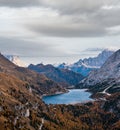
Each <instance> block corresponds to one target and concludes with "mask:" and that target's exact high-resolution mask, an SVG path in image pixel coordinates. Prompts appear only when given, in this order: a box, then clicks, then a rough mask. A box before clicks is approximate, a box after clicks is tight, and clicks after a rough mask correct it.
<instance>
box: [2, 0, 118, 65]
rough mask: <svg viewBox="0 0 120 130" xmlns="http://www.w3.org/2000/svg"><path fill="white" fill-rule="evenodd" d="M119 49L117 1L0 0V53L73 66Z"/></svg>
mask: <svg viewBox="0 0 120 130" xmlns="http://www.w3.org/2000/svg"><path fill="white" fill-rule="evenodd" d="M105 48H117V49H119V48H120V0H100V1H98V0H0V52H1V53H3V54H8V55H17V56H20V57H21V58H22V59H23V60H24V61H25V62H27V63H35V64H36V63H41V62H43V63H46V64H47V63H52V64H54V63H62V62H69V63H70V62H71V63H72V62H75V61H76V60H79V59H80V58H85V57H90V56H96V55H97V54H98V53H99V52H100V51H101V50H103V49H105Z"/></svg>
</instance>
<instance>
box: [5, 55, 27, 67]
mask: <svg viewBox="0 0 120 130" xmlns="http://www.w3.org/2000/svg"><path fill="white" fill-rule="evenodd" d="M4 56H5V57H6V58H7V59H8V60H9V61H11V62H12V63H14V64H15V65H17V66H20V67H25V66H26V65H25V63H24V62H23V61H21V59H20V57H19V56H17V55H4Z"/></svg>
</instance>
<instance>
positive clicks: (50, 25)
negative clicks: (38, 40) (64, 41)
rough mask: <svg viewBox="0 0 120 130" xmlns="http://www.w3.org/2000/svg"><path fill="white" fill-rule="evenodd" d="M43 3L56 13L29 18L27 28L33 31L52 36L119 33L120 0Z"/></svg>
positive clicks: (97, 35) (46, 1)
mask: <svg viewBox="0 0 120 130" xmlns="http://www.w3.org/2000/svg"><path fill="white" fill-rule="evenodd" d="M41 5H42V6H43V7H46V8H49V9H50V8H51V10H52V11H53V12H55V15H54V16H51V14H49V13H48V14H49V16H48V17H44V18H43V19H42V18H41V17H40V16H38V19H37V20H35V21H34V20H33V21H32V22H31V23H29V22H28V23H27V24H26V28H28V29H29V30H30V31H33V32H36V33H38V34H42V35H46V36H52V37H101V36H109V35H112V34H113V33H111V32H113V31H114V35H118V34H119V30H117V32H116V30H115V29H114V27H117V26H120V18H119V13H120V8H118V7H119V6H118V5H120V3H118V1H117V0H115V1H114V2H110V1H109V0H104V1H103V0H101V1H96V0H92V1H91V0H79V1H78V0H66V1H63V0H60V1H56V0H53V1H51V0H41ZM109 7H114V8H109ZM115 7H116V8H115ZM108 8H109V9H108ZM112 29H114V30H112Z"/></svg>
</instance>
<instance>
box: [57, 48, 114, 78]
mask: <svg viewBox="0 0 120 130" xmlns="http://www.w3.org/2000/svg"><path fill="white" fill-rule="evenodd" d="M114 52H115V50H111V49H105V50H103V51H102V52H101V53H100V54H98V56H96V57H93V58H91V57H90V58H85V59H83V60H82V59H80V60H79V61H78V62H75V63H73V64H65V63H62V64H60V65H58V66H57V67H58V68H60V69H61V68H62V69H68V70H72V71H74V72H76V73H80V74H82V75H83V76H87V75H88V74H89V73H90V72H91V71H92V70H96V69H98V68H100V67H101V66H102V65H103V64H104V63H105V61H106V60H107V59H108V58H109V57H110V56H111V55H112V54H113V53H114Z"/></svg>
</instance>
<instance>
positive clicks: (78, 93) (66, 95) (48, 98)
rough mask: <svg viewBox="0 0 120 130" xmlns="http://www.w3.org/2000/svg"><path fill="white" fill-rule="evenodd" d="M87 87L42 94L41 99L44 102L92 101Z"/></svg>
mask: <svg viewBox="0 0 120 130" xmlns="http://www.w3.org/2000/svg"><path fill="white" fill-rule="evenodd" d="M87 90H88V89H67V92H57V93H55V94H48V95H46V94H44V95H42V100H43V101H44V102H45V104H74V105H75V104H78V103H84V102H89V101H92V100H93V99H92V98H91V95H92V94H91V93H89V92H88V91H87Z"/></svg>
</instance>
